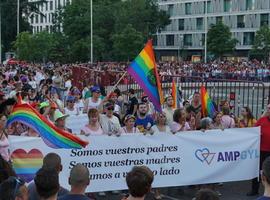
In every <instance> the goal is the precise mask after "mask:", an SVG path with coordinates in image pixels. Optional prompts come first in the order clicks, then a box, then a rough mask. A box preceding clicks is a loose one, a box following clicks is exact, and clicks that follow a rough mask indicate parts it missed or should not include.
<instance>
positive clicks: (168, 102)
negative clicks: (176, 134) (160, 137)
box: [163, 95, 175, 125]
mask: <svg viewBox="0 0 270 200" xmlns="http://www.w3.org/2000/svg"><path fill="white" fill-rule="evenodd" d="M173 103H174V102H173V97H172V96H171V95H170V96H168V97H166V99H165V108H164V109H163V112H164V113H165V114H166V119H167V124H168V125H170V124H171V123H172V122H173V113H174V111H175V108H173Z"/></svg>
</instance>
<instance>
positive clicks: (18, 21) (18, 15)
mask: <svg viewBox="0 0 270 200" xmlns="http://www.w3.org/2000/svg"><path fill="white" fill-rule="evenodd" d="M19 33H20V0H17V36H18V35H19Z"/></svg>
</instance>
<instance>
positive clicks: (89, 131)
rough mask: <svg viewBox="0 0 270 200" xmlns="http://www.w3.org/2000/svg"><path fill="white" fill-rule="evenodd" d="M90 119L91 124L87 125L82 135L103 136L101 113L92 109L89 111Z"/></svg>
mask: <svg viewBox="0 0 270 200" xmlns="http://www.w3.org/2000/svg"><path fill="white" fill-rule="evenodd" d="M88 119H89V123H88V124H86V125H85V126H84V127H83V128H82V130H81V134H82V135H86V136H89V135H102V134H104V132H103V130H102V128H101V125H100V123H99V113H98V110H97V109H95V108H90V109H89V111H88Z"/></svg>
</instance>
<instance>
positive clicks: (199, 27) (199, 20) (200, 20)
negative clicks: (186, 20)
mask: <svg viewBox="0 0 270 200" xmlns="http://www.w3.org/2000/svg"><path fill="white" fill-rule="evenodd" d="M196 26H197V30H202V29H203V18H202V17H201V18H197V19H196Z"/></svg>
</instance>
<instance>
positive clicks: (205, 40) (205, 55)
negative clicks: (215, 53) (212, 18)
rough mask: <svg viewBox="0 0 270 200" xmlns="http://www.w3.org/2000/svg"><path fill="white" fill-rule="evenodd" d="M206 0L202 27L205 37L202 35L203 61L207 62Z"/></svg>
mask: <svg viewBox="0 0 270 200" xmlns="http://www.w3.org/2000/svg"><path fill="white" fill-rule="evenodd" d="M207 1H208V0H205V15H204V17H205V23H204V26H205V27H204V28H205V37H204V63H206V62H207V29H208V27H207V26H208V25H207Z"/></svg>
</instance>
